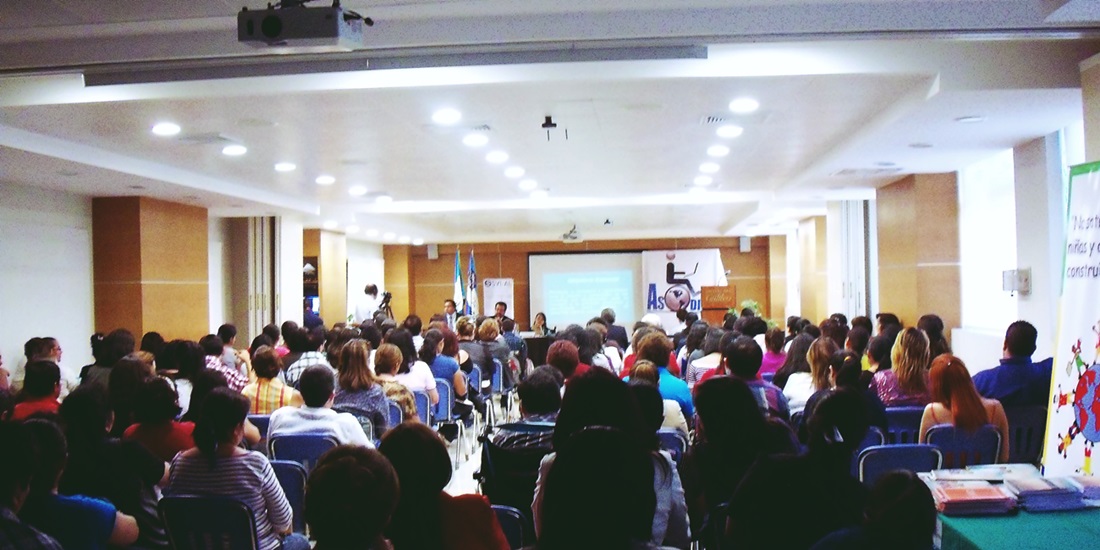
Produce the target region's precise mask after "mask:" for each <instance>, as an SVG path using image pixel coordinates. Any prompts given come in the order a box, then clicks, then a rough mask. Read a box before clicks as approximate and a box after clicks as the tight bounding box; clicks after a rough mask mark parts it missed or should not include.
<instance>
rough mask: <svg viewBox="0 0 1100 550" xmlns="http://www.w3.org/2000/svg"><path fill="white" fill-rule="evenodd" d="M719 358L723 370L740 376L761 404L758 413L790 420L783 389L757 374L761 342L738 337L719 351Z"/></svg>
mask: <svg viewBox="0 0 1100 550" xmlns="http://www.w3.org/2000/svg"><path fill="white" fill-rule="evenodd" d="M722 360H723V361H725V362H726V370H727V371H729V373H730V375H731V376H733V377H734V378H737V379H740V380H741V381H742V382H744V383H745V385H746V386H748V387H749V390H750V391H752V395H753V397H755V398H756V403H757V404H758V405H760V412H762V413H764V415H765V416H770V417H773V418H778V419H780V420H783V421H784V422H786V421H789V420H790V419H791V408H790V405H789V404H788V403H787V396H786V395H783V390H781V389H779V386H776V385H775V384H772V383H771V382H767V381H764V380H761V379H759V378H757V377H756V375H757V373H758V372H760V364H761V363H762V362H763V361H764V352H763V351H762V350H761V349H760V344H757V343H756V341H755V340H753V339H752V338H749V337H748V336H740V337H738V338H737V339H736V340H734V341H732V342H730V343H729V344H728V345H727V346H726V349H724V350H722Z"/></svg>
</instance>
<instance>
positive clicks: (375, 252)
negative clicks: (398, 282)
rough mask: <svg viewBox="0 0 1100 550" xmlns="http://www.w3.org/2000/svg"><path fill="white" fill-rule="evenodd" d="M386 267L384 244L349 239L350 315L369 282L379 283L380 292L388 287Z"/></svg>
mask: <svg viewBox="0 0 1100 550" xmlns="http://www.w3.org/2000/svg"><path fill="white" fill-rule="evenodd" d="M385 267H386V262H385V261H384V260H383V259H382V245H380V244H376V243H369V242H366V241H360V240H358V239H348V314H349V315H351V314H354V313H355V303H356V302H357V301H358V300H359V298H360V297H362V296H363V287H365V286H367V283H374V284H376V285H378V290H379V292H381V291H384V290H385V289H386V281H385V277H386V270H385ZM299 269H301V268H300V267H299Z"/></svg>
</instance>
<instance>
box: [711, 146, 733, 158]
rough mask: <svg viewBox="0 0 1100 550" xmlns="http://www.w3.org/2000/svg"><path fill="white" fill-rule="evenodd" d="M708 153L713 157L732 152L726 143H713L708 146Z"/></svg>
mask: <svg viewBox="0 0 1100 550" xmlns="http://www.w3.org/2000/svg"><path fill="white" fill-rule="evenodd" d="M707 154H708V155H710V156H712V157H724V156H726V155H728V154H730V148H729V147H726V146H725V145H711V146H710V147H707Z"/></svg>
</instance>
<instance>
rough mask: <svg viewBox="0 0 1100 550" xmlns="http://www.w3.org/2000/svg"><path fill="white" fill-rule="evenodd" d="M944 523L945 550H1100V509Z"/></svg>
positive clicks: (945, 520)
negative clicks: (1007, 549) (1080, 549)
mask: <svg viewBox="0 0 1100 550" xmlns="http://www.w3.org/2000/svg"><path fill="white" fill-rule="evenodd" d="M940 520H941V521H942V528H943V530H942V532H941V539H940V544H941V549H942V550H972V549H973V550H978V549H981V550H991V549H995V548H1011V549H1013V550H1016V549H1019V550H1028V549H1036V550H1055V549H1057V550H1068V549H1071V548H1100V508H1089V509H1086V510H1074V511H1068V512H1042V513H1028V512H1024V511H1021V512H1020V513H1018V514H1016V515H1014V516H994V517H947V516H943V515H941V516H940Z"/></svg>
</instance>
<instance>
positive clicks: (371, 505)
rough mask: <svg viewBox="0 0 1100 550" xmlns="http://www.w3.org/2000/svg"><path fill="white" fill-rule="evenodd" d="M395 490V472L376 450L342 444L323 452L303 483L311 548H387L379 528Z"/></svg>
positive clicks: (392, 506)
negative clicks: (315, 542)
mask: <svg viewBox="0 0 1100 550" xmlns="http://www.w3.org/2000/svg"><path fill="white" fill-rule="evenodd" d="M399 494H400V491H399V490H398V486H397V472H395V471H394V469H393V466H391V465H390V461H389V460H387V459H386V457H384V456H382V454H381V453H379V452H378V451H376V450H374V449H366V448H363V447H356V446H354V445H341V446H339V447H336V448H335V449H331V450H329V451H328V452H326V453H325V454H323V455H321V458H320V459H319V460H318V461H317V465H316V466H314V467H313V471H312V472H310V474H309V482H308V483H307V484H306V501H305V514H306V523H307V524H308V525H309V534H310V535H311V536H312V537H313V538H314V539H316V541H317V544H316V545H315V546H314V547H313V550H389V548H390V544H389V542H388V541H387V540H386V539H385V538H384V536H383V531H384V530H385V528H386V526H387V525H388V524H389V522H390V517H391V516H392V515H393V513H394V510H395V509H396V508H397V501H398V496H399Z"/></svg>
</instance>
